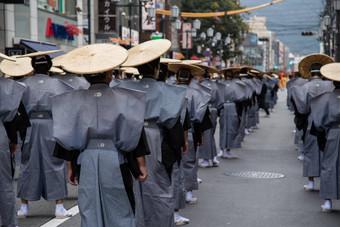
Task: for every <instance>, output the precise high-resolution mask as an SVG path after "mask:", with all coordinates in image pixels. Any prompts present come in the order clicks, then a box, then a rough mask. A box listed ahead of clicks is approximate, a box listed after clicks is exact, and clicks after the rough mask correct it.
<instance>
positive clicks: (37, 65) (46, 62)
mask: <svg viewBox="0 0 340 227" xmlns="http://www.w3.org/2000/svg"><path fill="white" fill-rule="evenodd" d="M31 64H32V67H33V69H34V71H35V73H37V74H47V75H48V71H49V70H50V68H51V67H52V61H51V58H50V56H48V55H44V56H37V57H33V58H32V62H31Z"/></svg>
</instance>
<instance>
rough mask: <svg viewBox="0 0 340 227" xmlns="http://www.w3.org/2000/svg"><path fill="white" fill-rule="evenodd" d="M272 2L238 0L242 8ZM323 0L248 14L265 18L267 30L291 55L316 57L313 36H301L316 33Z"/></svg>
mask: <svg viewBox="0 0 340 227" xmlns="http://www.w3.org/2000/svg"><path fill="white" fill-rule="evenodd" d="M272 1H273V0H240V3H241V5H244V6H247V8H248V7H252V6H256V5H262V4H265V3H269V2H272ZM323 8H324V6H323V1H322V0H285V1H283V2H281V3H278V4H276V5H272V6H269V7H265V8H262V9H258V10H254V11H251V14H250V15H247V14H245V13H243V14H242V16H243V17H244V18H245V20H247V19H248V18H249V16H255V15H256V16H265V17H267V25H266V26H267V29H268V30H271V31H273V32H275V34H276V39H279V40H281V41H282V42H283V43H284V44H285V45H286V46H288V47H289V49H290V51H291V52H293V53H297V54H301V55H308V54H311V53H319V49H320V45H319V42H318V41H317V40H316V36H302V35H301V32H303V31H313V32H317V31H318V30H319V27H320V25H319V14H320V13H321V12H322V11H323Z"/></svg>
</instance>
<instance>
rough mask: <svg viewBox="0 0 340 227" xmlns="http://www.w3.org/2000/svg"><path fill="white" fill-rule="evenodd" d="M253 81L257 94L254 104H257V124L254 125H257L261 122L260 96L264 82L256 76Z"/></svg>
mask: <svg viewBox="0 0 340 227" xmlns="http://www.w3.org/2000/svg"><path fill="white" fill-rule="evenodd" d="M253 81H254V85H255V94H256V98H255V104H254V106H255V125H253V126H256V124H259V123H260V114H259V108H260V107H259V100H258V97H259V96H260V94H261V91H262V86H263V83H262V81H260V80H258V79H256V78H253Z"/></svg>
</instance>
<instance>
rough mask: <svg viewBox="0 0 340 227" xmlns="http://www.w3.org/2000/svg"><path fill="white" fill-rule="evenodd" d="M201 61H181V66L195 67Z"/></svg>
mask: <svg viewBox="0 0 340 227" xmlns="http://www.w3.org/2000/svg"><path fill="white" fill-rule="evenodd" d="M201 62H202V61H201V60H183V61H182V63H183V64H189V65H197V64H200V63H201Z"/></svg>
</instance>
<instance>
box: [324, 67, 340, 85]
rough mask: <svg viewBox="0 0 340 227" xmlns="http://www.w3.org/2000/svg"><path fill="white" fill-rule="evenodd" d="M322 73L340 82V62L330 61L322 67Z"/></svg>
mask: <svg viewBox="0 0 340 227" xmlns="http://www.w3.org/2000/svg"><path fill="white" fill-rule="evenodd" d="M320 72H321V75H322V76H324V77H326V78H327V79H329V80H333V81H338V82H340V63H330V64H327V65H324V66H322V67H321V69H320Z"/></svg>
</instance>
